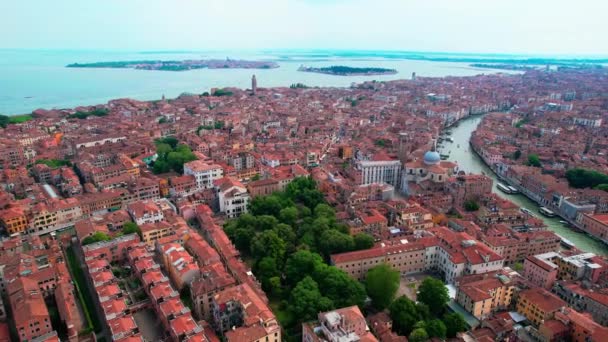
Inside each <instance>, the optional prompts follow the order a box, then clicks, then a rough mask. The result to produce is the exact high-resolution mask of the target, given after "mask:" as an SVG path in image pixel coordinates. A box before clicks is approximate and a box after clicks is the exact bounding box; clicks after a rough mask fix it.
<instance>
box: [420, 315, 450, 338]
mask: <svg viewBox="0 0 608 342" xmlns="http://www.w3.org/2000/svg"><path fill="white" fill-rule="evenodd" d="M425 330H426V332H427V333H428V334H429V337H438V338H440V339H445V337H446V333H447V328H446V326H445V324H444V323H443V322H442V321H441V320H439V319H434V320H431V321H428V322H426V324H425Z"/></svg>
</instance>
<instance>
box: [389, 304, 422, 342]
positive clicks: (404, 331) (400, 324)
mask: <svg viewBox="0 0 608 342" xmlns="http://www.w3.org/2000/svg"><path fill="white" fill-rule="evenodd" d="M389 313H390V316H391V319H392V320H393V326H394V327H395V331H397V332H398V333H399V335H405V336H407V335H409V334H410V332H412V330H413V329H414V325H415V324H416V322H418V320H419V316H418V312H417V310H416V303H414V302H413V301H412V300H410V299H409V298H407V297H406V296H401V297H399V298H397V299H396V300H395V301H394V302H393V303H392V304H391V305H390V306H389Z"/></svg>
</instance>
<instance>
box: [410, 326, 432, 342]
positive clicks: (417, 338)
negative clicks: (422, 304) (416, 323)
mask: <svg viewBox="0 0 608 342" xmlns="http://www.w3.org/2000/svg"><path fill="white" fill-rule="evenodd" d="M428 339H429V334H427V332H426V330H424V328H417V329H415V330H414V331H412V332H411V333H410V335H409V336H408V338H407V340H408V341H410V342H425V341H426V340H428Z"/></svg>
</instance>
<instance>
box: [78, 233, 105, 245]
mask: <svg viewBox="0 0 608 342" xmlns="http://www.w3.org/2000/svg"><path fill="white" fill-rule="evenodd" d="M111 239H112V238H111V237H110V236H109V235H108V234H106V233H104V232H95V233H93V235H91V236H87V237H86V238H84V239H82V241H81V244H82V245H83V246H85V245H89V244H92V243H95V242H100V241H110V240H111Z"/></svg>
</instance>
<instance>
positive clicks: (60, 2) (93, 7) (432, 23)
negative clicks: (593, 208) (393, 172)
mask: <svg viewBox="0 0 608 342" xmlns="http://www.w3.org/2000/svg"><path fill="white" fill-rule="evenodd" d="M607 13H608V1H606V0H577V1H566V0H164V1H161V0H0V48H56V49H66V48H69V49H78V48H81V49H97V48H102V49H199V50H214V49H266V48H268V49H273V48H277V49H278V48H302V49H309V48H336V49H362V50H369V49H387V50H408V51H461V52H505V53H539V54H578V55H582V54H601V55H608V19H607Z"/></svg>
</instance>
